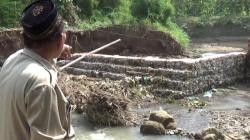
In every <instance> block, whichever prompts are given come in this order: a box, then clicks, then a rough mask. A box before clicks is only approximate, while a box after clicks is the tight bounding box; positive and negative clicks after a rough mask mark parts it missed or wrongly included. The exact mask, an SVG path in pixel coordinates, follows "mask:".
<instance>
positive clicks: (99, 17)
mask: <svg viewBox="0 0 250 140" xmlns="http://www.w3.org/2000/svg"><path fill="white" fill-rule="evenodd" d="M32 1H34V0H0V17H1V18H0V28H3V27H4V28H11V27H18V26H20V25H19V19H20V13H21V11H22V9H23V8H24V7H25V5H27V4H28V3H30V2H32ZM54 1H55V2H56V4H57V7H58V9H59V10H60V12H61V13H62V15H63V17H64V19H65V20H66V21H67V25H69V27H70V28H78V29H84V30H89V29H91V30H93V29H96V28H98V27H106V26H112V25H132V26H138V25H141V26H145V25H146V26H149V28H154V29H156V30H160V31H164V32H169V33H170V34H171V35H172V36H173V37H174V38H176V39H177V41H179V42H180V43H181V45H182V46H187V45H188V43H189V37H188V35H187V34H186V33H185V32H184V31H183V29H182V28H180V27H179V26H178V25H177V24H176V22H178V23H181V24H179V25H183V23H190V24H192V25H193V26H197V27H201V28H202V27H207V26H217V25H228V24H230V25H242V24H243V26H244V28H245V27H246V28H249V24H248V23H249V17H250V4H249V3H250V0H185V2H183V0H54ZM184 29H185V27H184ZM185 30H186V29H185Z"/></svg>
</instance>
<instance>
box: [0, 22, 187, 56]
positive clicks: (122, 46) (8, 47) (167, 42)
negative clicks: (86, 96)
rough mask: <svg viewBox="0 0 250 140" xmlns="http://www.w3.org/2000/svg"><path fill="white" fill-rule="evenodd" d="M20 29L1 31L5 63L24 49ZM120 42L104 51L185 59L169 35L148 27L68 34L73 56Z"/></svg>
mask: <svg viewBox="0 0 250 140" xmlns="http://www.w3.org/2000/svg"><path fill="white" fill-rule="evenodd" d="M21 32H22V30H21V29H11V30H5V31H0V59H1V60H2V59H6V58H7V57H8V56H9V55H10V54H12V53H13V52H15V51H17V50H19V49H21V48H23V47H24V45H23V39H22V36H21ZM118 38H120V39H122V42H119V43H117V44H115V45H113V46H111V47H109V48H107V49H105V50H103V51H101V52H100V53H101V54H110V55H143V56H144V55H151V56H152V55H157V56H169V55H183V53H184V52H183V50H182V47H181V46H180V44H179V43H178V42H176V40H175V39H174V38H173V37H171V36H170V35H169V34H167V33H163V32H160V31H154V30H151V29H148V28H146V27H138V28H135V27H134V28H132V27H122V26H114V27H107V28H98V29H96V30H93V31H77V30H67V41H66V42H67V44H69V45H71V46H72V47H73V53H80V52H89V51H92V50H94V49H96V48H99V47H101V46H102V45H105V44H108V43H110V42H112V41H114V40H116V39H118Z"/></svg>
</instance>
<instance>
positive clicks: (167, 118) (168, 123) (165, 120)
mask: <svg viewBox="0 0 250 140" xmlns="http://www.w3.org/2000/svg"><path fill="white" fill-rule="evenodd" d="M149 120H151V121H156V122H159V123H162V124H163V126H164V127H165V128H166V129H176V122H175V120H174V118H173V117H172V116H171V115H169V114H168V113H167V112H166V111H164V110H161V111H157V112H153V113H151V114H150V116H149Z"/></svg>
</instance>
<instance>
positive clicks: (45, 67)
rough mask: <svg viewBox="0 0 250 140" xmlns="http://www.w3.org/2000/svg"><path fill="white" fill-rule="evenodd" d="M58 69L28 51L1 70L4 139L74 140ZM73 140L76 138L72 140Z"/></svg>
mask: <svg viewBox="0 0 250 140" xmlns="http://www.w3.org/2000/svg"><path fill="white" fill-rule="evenodd" d="M67 107H68V101H67V100H66V98H65V96H64V95H63V93H62V91H61V90H60V88H59V87H58V85H57V70H56V69H55V67H54V65H53V64H52V63H50V62H48V61H47V60H46V59H43V58H42V57H40V56H39V55H38V54H36V53H35V52H33V51H31V50H29V49H27V48H25V49H23V50H20V51H18V52H16V53H15V54H13V55H11V56H10V57H9V58H8V59H7V60H6V61H5V63H4V65H3V67H2V69H1V70H0V128H1V130H0V139H1V140H66V139H67V140H68V139H74V131H73V129H72V127H71V125H70V119H69V114H70V112H69V111H68V109H67ZM72 137H73V138H72Z"/></svg>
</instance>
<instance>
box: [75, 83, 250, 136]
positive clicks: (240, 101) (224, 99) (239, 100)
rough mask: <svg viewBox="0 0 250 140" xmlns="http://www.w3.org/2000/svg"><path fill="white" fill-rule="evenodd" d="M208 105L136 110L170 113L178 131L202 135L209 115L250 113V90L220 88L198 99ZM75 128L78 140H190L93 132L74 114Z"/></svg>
mask: <svg viewBox="0 0 250 140" xmlns="http://www.w3.org/2000/svg"><path fill="white" fill-rule="evenodd" d="M197 97H199V98H200V99H203V100H205V101H206V103H207V106H205V107H203V108H202V109H194V110H192V111H191V112H190V111H188V110H189V108H187V107H183V106H181V104H180V103H175V104H161V105H155V106H151V107H150V108H144V109H137V110H136V111H137V112H138V114H141V115H143V114H149V112H150V111H155V110H159V109H163V110H167V111H168V112H169V113H170V114H172V115H173V116H174V117H175V118H176V121H177V124H178V125H177V127H179V128H182V129H183V130H184V131H188V132H194V133H195V132H201V131H202V130H203V129H205V128H207V127H208V126H209V121H210V116H209V115H210V114H209V113H208V112H210V111H232V110H236V109H241V110H242V111H246V112H249V111H250V102H249V101H250V86H249V84H238V85H235V86H234V87H233V88H232V87H230V88H221V89H218V90H217V92H216V93H214V94H213V96H212V97H211V98H205V97H203V95H199V96H197ZM73 126H74V128H75V131H76V134H77V140H152V139H154V140H190V139H188V138H184V137H178V136H144V135H141V134H140V132H139V131H140V128H139V127H128V128H124V127H117V128H103V129H95V128H93V127H92V126H91V125H90V124H89V123H88V121H87V119H86V118H85V117H84V115H77V114H73Z"/></svg>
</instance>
